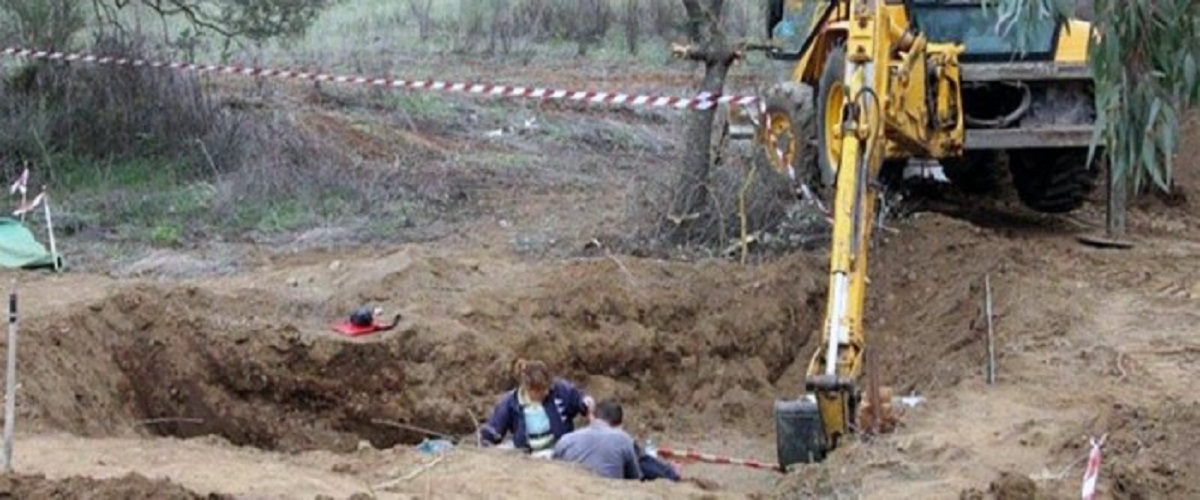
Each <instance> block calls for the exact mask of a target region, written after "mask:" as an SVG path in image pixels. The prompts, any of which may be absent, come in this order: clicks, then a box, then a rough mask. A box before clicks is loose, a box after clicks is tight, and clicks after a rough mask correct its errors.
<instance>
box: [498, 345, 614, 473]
mask: <svg viewBox="0 0 1200 500" xmlns="http://www.w3.org/2000/svg"><path fill="white" fill-rule="evenodd" d="M513 369H514V371H515V372H516V376H517V380H518V386H517V388H516V389H513V390H510V391H508V392H506V393H504V396H502V397H501V399H500V401H499V402H498V403H496V407H495V409H494V410H493V411H492V416H491V418H489V419H488V421H487V423H486V424H484V425H483V426H482V427H480V429H479V434H480V440H481V441H482V442H483V443H484V445H485V446H486V445H492V446H495V445H499V444H500V443H501V442H502V441H503V440H504V438H505V436H506V435H508V434H510V433H511V434H512V446H513V447H515V448H517V449H521V450H524V451H525V452H526V453H530V454H532V455H533V456H535V457H538V458H547V459H548V458H551V456H552V454H553V453H554V445H555V443H557V442H558V440H559V439H561V438H562V437H563V436H564V435H566V434H568V433H570V432H572V431H574V430H575V418H576V417H578V416H580V415H587V416H588V418H591V410H592V408H593V407H594V405H595V404H594V402H593V400H592V398H591V396H588V395H587V394H585V393H584V392H583V391H581V390H579V389H578V388H576V387H575V385H574V384H572V383H571V382H568V381H566V380H564V379H561V378H558V377H554V376H553V375H551V373H550V369H549V368H547V367H546V364H545V363H543V362H541V361H526V360H523V359H519V360H517V361H516V362H515V363H513Z"/></svg>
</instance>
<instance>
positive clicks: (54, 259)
mask: <svg viewBox="0 0 1200 500" xmlns="http://www.w3.org/2000/svg"><path fill="white" fill-rule="evenodd" d="M42 193H46V187H45V186H42ZM42 207H43V208H45V210H46V232H47V233H48V234H49V235H50V259H51V260H50V262H51V263H52V264H53V265H54V270H55V271H56V272H57V271H61V270H62V269H61V268H60V266H59V265H58V245H56V244H55V242H54V219H53V218H52V217H51V216H50V195H49V194H46V198H45V199H43V200H42Z"/></svg>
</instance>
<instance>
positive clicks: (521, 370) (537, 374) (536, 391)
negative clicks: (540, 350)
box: [513, 359, 551, 401]
mask: <svg viewBox="0 0 1200 500" xmlns="http://www.w3.org/2000/svg"><path fill="white" fill-rule="evenodd" d="M513 371H515V372H516V375H517V382H518V383H519V384H520V385H521V390H522V391H524V392H525V396H526V397H528V398H529V399H530V400H533V401H541V400H543V399H545V398H546V395H547V394H549V393H550V383H551V375H550V369H549V368H547V367H546V363H543V362H541V361H536V360H524V359H518V360H517V361H516V362H515V363H513Z"/></svg>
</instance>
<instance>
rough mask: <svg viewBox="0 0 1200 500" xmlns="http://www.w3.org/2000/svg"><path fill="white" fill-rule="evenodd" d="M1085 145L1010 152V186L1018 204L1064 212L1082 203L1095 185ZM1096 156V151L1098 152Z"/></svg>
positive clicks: (1050, 211)
mask: <svg viewBox="0 0 1200 500" xmlns="http://www.w3.org/2000/svg"><path fill="white" fill-rule="evenodd" d="M1087 155H1088V150H1087V148H1071V149H1030V150H1020V151H1010V152H1009V170H1010V171H1011V172H1012V176H1013V187H1015V188H1016V191H1017V197H1018V198H1020V200H1021V203H1023V204H1024V205H1025V206H1027V207H1029V208H1030V209H1033V210H1035V211H1038V212H1042V213H1052V214H1059V213H1067V212H1071V211H1073V210H1075V209H1078V208H1079V207H1081V206H1083V203H1084V201H1086V200H1087V196H1088V195H1089V194H1090V193H1091V192H1092V190H1093V189H1094V188H1095V186H1096V179H1097V177H1098V169H1097V168H1096V167H1095V164H1094V163H1093V164H1088V163H1087ZM1097 156H1099V152H1097Z"/></svg>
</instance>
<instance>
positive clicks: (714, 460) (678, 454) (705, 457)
mask: <svg viewBox="0 0 1200 500" xmlns="http://www.w3.org/2000/svg"><path fill="white" fill-rule="evenodd" d="M658 454H659V455H660V456H663V457H668V458H677V459H682V460H695V461H698V462H705V463H710V464H719V465H740V466H742V467H749V468H751V469H761V470H773V471H776V472H778V471H780V467H779V464H772V463H766V462H759V461H757V460H743V459H739V458H731V457H725V456H720V455H710V454H707V453H700V452H698V451H695V450H687V451H677V450H672V449H670V448H659V449H658Z"/></svg>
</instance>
